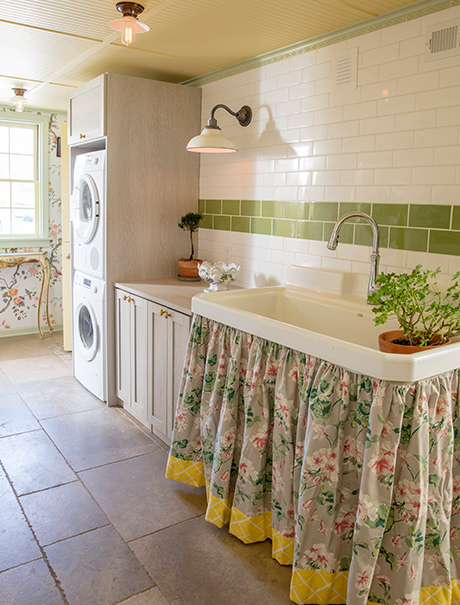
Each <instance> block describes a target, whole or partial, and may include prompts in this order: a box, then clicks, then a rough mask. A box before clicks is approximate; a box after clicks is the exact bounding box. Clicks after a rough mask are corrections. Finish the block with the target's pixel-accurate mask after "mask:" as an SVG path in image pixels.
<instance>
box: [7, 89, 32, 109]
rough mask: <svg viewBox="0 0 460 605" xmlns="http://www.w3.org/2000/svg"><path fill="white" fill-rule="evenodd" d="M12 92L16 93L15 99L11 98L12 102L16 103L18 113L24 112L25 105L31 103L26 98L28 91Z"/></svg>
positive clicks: (17, 90)
mask: <svg viewBox="0 0 460 605" xmlns="http://www.w3.org/2000/svg"><path fill="white" fill-rule="evenodd" d="M11 90H12V91H13V92H14V97H11V99H10V102H11V103H14V105H15V106H16V111H24V105H25V104H26V103H30V101H29V99H26V98H25V97H24V94H25V93H26V92H27V90H26V89H25V88H12V89H11Z"/></svg>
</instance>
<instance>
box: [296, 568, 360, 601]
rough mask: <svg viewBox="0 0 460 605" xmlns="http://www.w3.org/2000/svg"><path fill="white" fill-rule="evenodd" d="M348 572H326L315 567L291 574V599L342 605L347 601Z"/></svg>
mask: <svg viewBox="0 0 460 605" xmlns="http://www.w3.org/2000/svg"><path fill="white" fill-rule="evenodd" d="M347 585H348V572H346V571H344V572H338V573H328V572H327V571H321V570H317V569H314V570H313V569H312V570H310V569H309V570H305V569H302V570H297V571H295V572H294V573H293V574H292V580H291V595H290V596H291V600H292V601H294V603H304V604H307V603H308V604H310V603H311V604H313V605H317V604H318V603H322V604H323V603H324V604H325V603H327V604H328V605H343V604H344V603H346V602H347Z"/></svg>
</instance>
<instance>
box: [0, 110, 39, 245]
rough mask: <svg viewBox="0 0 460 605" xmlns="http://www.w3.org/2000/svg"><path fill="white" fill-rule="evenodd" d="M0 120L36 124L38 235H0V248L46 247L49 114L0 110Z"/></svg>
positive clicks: (11, 122)
mask: <svg viewBox="0 0 460 605" xmlns="http://www.w3.org/2000/svg"><path fill="white" fill-rule="evenodd" d="M0 122H8V123H10V124H14V123H15V122H16V123H22V124H24V123H28V124H33V125H35V126H38V132H39V135H38V145H37V155H38V170H37V177H38V211H37V209H35V212H36V215H37V216H38V236H36V235H31V236H30V237H28V236H26V235H14V234H11V235H9V236H6V237H2V236H0V248H29V247H40V248H41V247H48V246H49V245H50V236H49V149H48V147H49V145H48V141H49V116H46V115H36V114H30V113H24V114H23V113H17V112H13V111H11V112H6V111H5V112H3V111H0Z"/></svg>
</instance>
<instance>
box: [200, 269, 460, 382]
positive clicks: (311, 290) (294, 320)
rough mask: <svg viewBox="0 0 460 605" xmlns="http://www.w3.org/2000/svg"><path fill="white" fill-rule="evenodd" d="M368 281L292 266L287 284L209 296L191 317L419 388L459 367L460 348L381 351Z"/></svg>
mask: <svg viewBox="0 0 460 605" xmlns="http://www.w3.org/2000/svg"><path fill="white" fill-rule="evenodd" d="M367 279H368V278H367V276H356V275H352V274H345V273H338V272H333V271H323V270H321V271H319V270H317V269H308V268H305V267H295V266H294V267H290V269H289V272H288V279H287V285H286V286H285V287H283V286H276V287H266V288H253V289H247V290H244V289H240V290H229V291H226V292H209V293H202V294H198V295H196V296H194V297H193V299H192V311H193V312H194V313H197V314H198V315H202V316H204V317H208V318H210V319H214V320H216V321H218V322H221V323H223V324H226V325H229V326H232V327H234V328H238V329H240V330H243V331H245V332H249V333H251V334H254V335H256V336H260V337H262V338H266V339H267V340H271V341H273V342H277V343H279V344H282V345H286V346H288V347H291V348H292V349H296V350H298V351H302V352H304V353H307V354H309V355H313V356H314V357H318V358H320V359H324V360H326V361H330V362H332V363H334V364H337V365H340V366H343V367H345V368H348V369H350V370H352V371H354V372H358V373H362V374H364V375H366V376H372V377H375V378H381V379H384V380H390V381H394V382H413V381H416V380H423V379H425V378H429V377H431V376H435V375H436V374H441V373H443V372H446V371H448V370H453V369H455V368H458V367H460V342H455V343H453V344H451V345H448V346H445V347H440V348H439V349H431V350H429V351H425V352H422V353H415V354H413V355H392V354H389V353H382V352H380V351H379V349H378V341H377V337H378V334H379V333H380V332H384V331H386V330H391V329H396V328H397V327H398V326H397V325H396V324H395V323H388V324H385V327H382V326H378V327H376V326H375V325H374V322H373V317H374V314H373V313H372V307H371V306H370V305H368V304H367V303H366V286H367Z"/></svg>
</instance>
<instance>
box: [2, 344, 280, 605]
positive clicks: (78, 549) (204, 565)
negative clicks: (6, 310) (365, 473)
mask: <svg viewBox="0 0 460 605" xmlns="http://www.w3.org/2000/svg"><path fill="white" fill-rule="evenodd" d="M61 343H62V340H61V336H60V334H56V335H45V339H44V340H43V341H41V340H40V339H39V338H38V335H30V336H19V337H9V338H1V339H0V605H58V604H59V605H62V604H63V603H65V604H67V605H113V604H118V603H123V604H126V605H252V604H255V603H264V605H289V604H290V603H291V601H290V599H289V580H290V568H288V567H282V566H280V565H278V564H277V563H276V562H275V561H274V560H273V559H272V558H271V546H270V544H268V543H262V544H253V545H244V544H242V543H241V542H240V541H239V540H237V539H236V538H234V537H233V536H231V535H230V534H228V532H227V530H226V529H225V528H224V529H218V528H217V527H215V526H213V525H211V524H210V523H207V522H206V521H205V520H204V511H205V493H204V490H203V489H195V488H192V487H188V486H186V485H182V484H179V483H176V482H174V481H170V480H167V479H165V477H164V473H165V467H166V460H167V448H166V447H165V446H164V445H163V444H162V443H161V442H159V441H157V440H156V439H155V438H154V437H153V436H152V435H150V434H148V433H147V432H146V431H145V430H144V429H143V428H141V427H139V426H138V425H137V424H136V423H135V422H134V421H132V419H131V418H130V417H129V416H127V415H126V414H125V413H124V412H123V410H122V409H120V408H107V407H106V406H105V405H104V404H103V403H101V402H100V401H99V400H98V399H96V398H95V397H93V396H92V395H91V394H90V393H89V392H88V391H86V389H84V388H83V387H82V386H81V385H80V384H79V382H78V381H76V380H75V379H74V378H73V377H72V368H71V364H72V361H71V355H70V354H68V353H65V352H64V350H63V348H62V344H61Z"/></svg>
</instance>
